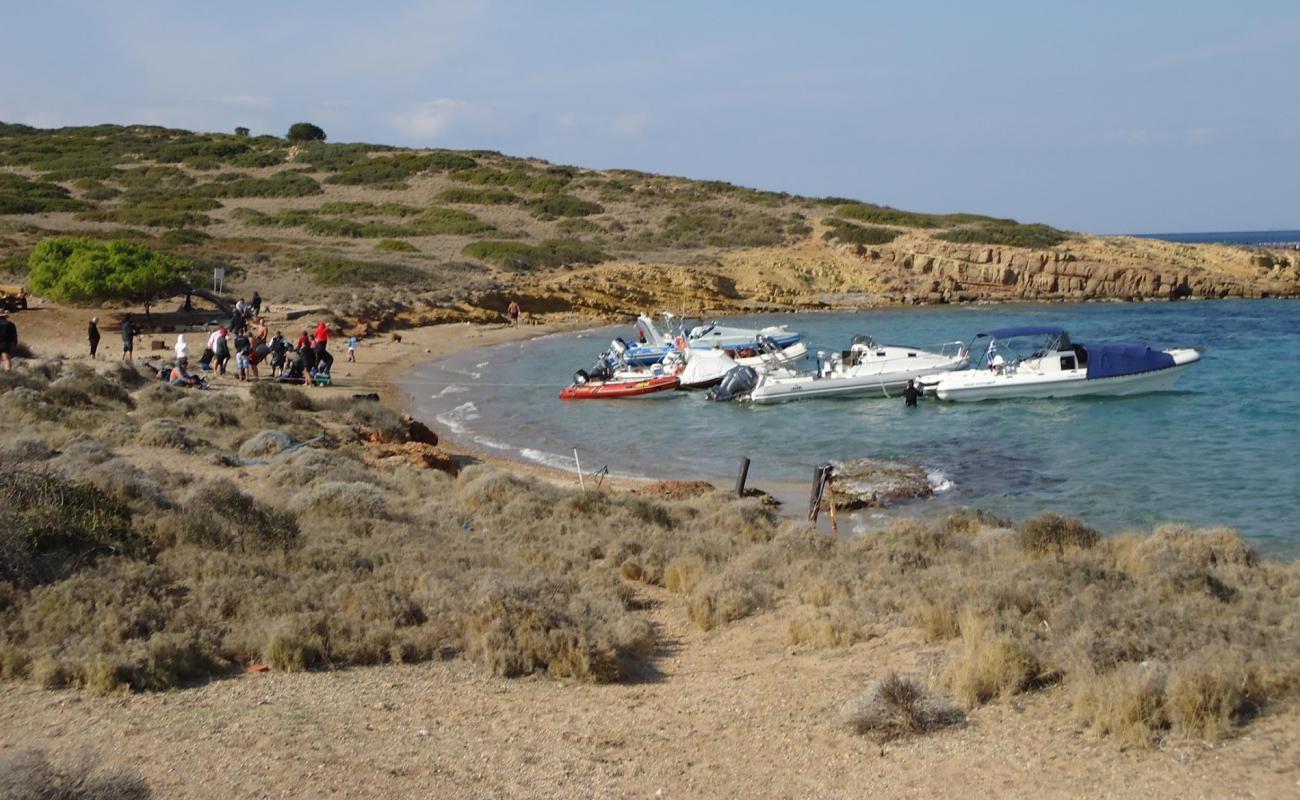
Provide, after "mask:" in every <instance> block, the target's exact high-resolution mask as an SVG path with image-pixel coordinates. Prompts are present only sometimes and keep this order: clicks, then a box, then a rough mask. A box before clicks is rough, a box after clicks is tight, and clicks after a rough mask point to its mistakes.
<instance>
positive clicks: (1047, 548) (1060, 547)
mask: <svg viewBox="0 0 1300 800" xmlns="http://www.w3.org/2000/svg"><path fill="white" fill-rule="evenodd" d="M1016 539H1017V541H1018V542H1019V544H1020V547H1021V549H1023V550H1024V551H1025V552H1027V553H1035V554H1040V555H1048V554H1052V553H1055V554H1056V555H1061V554H1062V553H1064V552H1065V550H1066V548H1070V547H1079V548H1089V547H1092V546H1094V545H1096V544H1097V542H1099V541H1100V540H1101V534H1100V533H1098V532H1097V531H1096V530H1094V529H1092V528H1089V527H1087V526H1086V525H1084V524H1083V521H1082V520H1080V519H1078V518H1077V517H1063V516H1061V515H1060V514H1053V513H1052V512H1050V511H1047V512H1044V513H1042V514H1039V515H1038V516H1036V517H1030V518H1029V519H1027V520H1025V521H1024V522H1022V523H1020V525H1019V527H1017V529H1016Z"/></svg>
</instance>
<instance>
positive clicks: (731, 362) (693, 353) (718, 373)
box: [595, 336, 808, 390]
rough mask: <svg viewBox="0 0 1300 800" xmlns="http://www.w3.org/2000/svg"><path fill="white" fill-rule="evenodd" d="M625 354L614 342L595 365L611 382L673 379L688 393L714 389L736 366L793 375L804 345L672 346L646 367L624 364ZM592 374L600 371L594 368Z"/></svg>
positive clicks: (624, 346) (768, 341)
mask: <svg viewBox="0 0 1300 800" xmlns="http://www.w3.org/2000/svg"><path fill="white" fill-rule="evenodd" d="M629 350H630V348H628V346H627V344H626V343H625V342H624V341H623V340H622V339H615V340H614V341H613V342H612V343H611V344H610V349H609V350H608V351H607V352H606V353H605V354H604V355H603V356H601V358H600V359H599V360H598V361H597V364H598V365H600V364H604V365H606V366H605V368H606V369H608V370H609V372H610V373H611V379H613V380H636V379H640V378H650V377H657V376H660V375H676V376H677V377H678V379H679V380H680V385H679V386H678V388H680V389H686V390H690V389H709V388H712V387H714V386H716V385H718V383H719V382H720V381H721V380H722V378H723V376H724V375H726V374H727V373H728V372H730V371H731V370H732V369H735V368H736V367H737V366H747V367H753V368H754V369H755V370H757V371H758V372H759V373H760V374H768V373H783V374H794V371H793V364H794V363H795V362H797V361H799V360H801V359H803V358H804V357H805V356H807V354H808V345H806V344H804V343H803V342H795V343H794V344H791V345H788V346H786V347H781V346H779V345H778V344H776V342H774V341H773V340H771V339H768V338H766V337H762V336H760V337H759V340H758V341H757V342H755V343H754V346H753V347H752V348H750V347H746V348H734V349H723V348H721V347H719V348H711V349H707V350H705V349H696V348H693V347H688V348H686V349H685V350H684V351H683V350H678V349H677V348H676V347H675V346H674V347H671V348H670V349H669V350H668V354H667V355H665V356H664V357H663V359H662V360H661V361H659V362H657V363H655V364H650V365H636V364H631V363H628V361H627V353H628V352H629ZM595 371H603V370H601V369H600V367H597V369H596V370H595Z"/></svg>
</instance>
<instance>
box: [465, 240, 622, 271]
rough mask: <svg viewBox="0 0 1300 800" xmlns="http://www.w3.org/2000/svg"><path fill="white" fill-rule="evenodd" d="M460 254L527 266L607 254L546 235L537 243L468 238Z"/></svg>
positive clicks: (601, 257) (596, 261)
mask: <svg viewBox="0 0 1300 800" xmlns="http://www.w3.org/2000/svg"><path fill="white" fill-rule="evenodd" d="M461 254H462V255H465V256H468V257H470V258H476V259H479V260H481V261H486V262H488V263H489V264H494V265H496V266H498V267H501V268H503V269H509V270H516V271H522V270H529V269H535V268H538V267H559V266H567V265H570V264H599V263H600V262H601V261H605V260H606V259H608V258H609V257H608V256H607V255H605V254H604V253H603V252H601V250H600V249H599V248H597V247H596V246H594V245H590V244H586V243H584V242H576V241H572V240H569V239H548V240H546V241H543V242H541V243H540V244H537V245H527V244H522V243H520V242H500V241H495V242H494V241H486V242H471V243H470V244H468V245H466V246H465V248H464V249H463V250H461Z"/></svg>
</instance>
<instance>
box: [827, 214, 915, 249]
mask: <svg viewBox="0 0 1300 800" xmlns="http://www.w3.org/2000/svg"><path fill="white" fill-rule="evenodd" d="M826 224H827V225H829V226H830V230H828V231H826V233H824V234H823V235H822V236H823V238H825V239H827V240H831V239H833V240H835V241H839V242H843V243H844V244H889V243H890V242H892V241H894V240H895V239H897V238H898V234H899V232H898V231H896V230H894V229H893V228H881V227H877V226H874V225H865V226H864V225H854V224H853V223H852V222H848V221H846V220H842V219H835V218H833V217H832V218H830V219H827V220H826Z"/></svg>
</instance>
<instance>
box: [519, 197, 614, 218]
mask: <svg viewBox="0 0 1300 800" xmlns="http://www.w3.org/2000/svg"><path fill="white" fill-rule="evenodd" d="M528 208H529V209H530V210H531V211H532V212H533V214H535V215H537V216H549V217H589V216H591V215H592V214H600V213H601V212H603V211H604V210H605V207H604V206H602V205H601V204H600V203H593V202H591V201H589V200H583V199H582V198H579V197H574V196H573V195H571V194H548V195H545V196H544V197H541V198H540V199H537V200H530V201H529V202H528Z"/></svg>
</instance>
